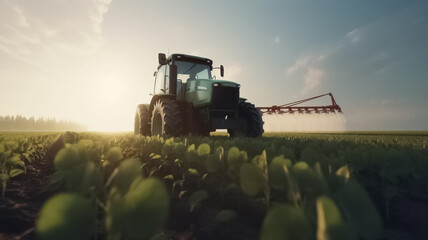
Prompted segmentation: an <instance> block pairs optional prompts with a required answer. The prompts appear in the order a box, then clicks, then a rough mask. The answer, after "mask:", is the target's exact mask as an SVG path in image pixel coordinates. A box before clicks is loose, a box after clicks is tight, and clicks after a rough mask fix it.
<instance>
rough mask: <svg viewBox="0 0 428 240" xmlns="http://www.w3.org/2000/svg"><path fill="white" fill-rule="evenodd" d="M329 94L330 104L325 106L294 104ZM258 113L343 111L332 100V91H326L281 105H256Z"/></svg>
mask: <svg viewBox="0 0 428 240" xmlns="http://www.w3.org/2000/svg"><path fill="white" fill-rule="evenodd" d="M327 95H329V96H330V98H331V105H327V106H296V105H299V104H302V103H305V102H308V101H311V100H314V99H317V98H321V97H324V96H327ZM257 109H258V110H259V112H260V113H262V114H284V113H290V114H293V113H295V112H298V113H313V112H314V113H336V112H338V113H343V112H342V109H341V108H340V106H339V105H337V103H336V100H334V97H333V94H332V93H326V94H322V95H319V96H316V97H311V98H306V99H303V100H299V101H295V102H291V103H286V104H283V105H279V106H277V105H273V106H272V107H257Z"/></svg>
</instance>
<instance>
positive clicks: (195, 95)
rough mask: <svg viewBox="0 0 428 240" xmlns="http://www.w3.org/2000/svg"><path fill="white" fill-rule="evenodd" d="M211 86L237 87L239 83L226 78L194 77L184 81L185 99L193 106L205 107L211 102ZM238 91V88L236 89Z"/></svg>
mask: <svg viewBox="0 0 428 240" xmlns="http://www.w3.org/2000/svg"><path fill="white" fill-rule="evenodd" d="M213 87H231V88H239V87H240V85H239V84H238V83H235V82H231V81H227V80H214V79H195V80H188V81H187V83H186V95H185V101H186V102H189V103H193V106H194V107H197V108H198V107H205V106H209V105H210V103H211V97H212V92H213ZM238 91H239V90H238Z"/></svg>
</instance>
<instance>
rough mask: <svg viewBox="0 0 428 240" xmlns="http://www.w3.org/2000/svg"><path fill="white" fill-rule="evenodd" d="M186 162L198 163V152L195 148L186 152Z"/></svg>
mask: <svg viewBox="0 0 428 240" xmlns="http://www.w3.org/2000/svg"><path fill="white" fill-rule="evenodd" d="M186 162H187V163H190V164H194V163H199V154H198V151H196V150H195V149H191V150H189V151H188V152H187V153H186Z"/></svg>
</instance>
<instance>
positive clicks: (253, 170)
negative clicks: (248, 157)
mask: <svg viewBox="0 0 428 240" xmlns="http://www.w3.org/2000/svg"><path fill="white" fill-rule="evenodd" d="M239 176H240V183H241V189H242V191H243V192H244V193H245V194H247V195H249V196H254V195H257V194H258V193H260V192H261V191H262V190H263V188H264V186H265V185H266V178H265V177H264V175H263V173H262V171H261V170H260V168H258V167H257V166H256V165H254V164H253V163H244V164H243V165H242V166H241V168H240V170H239Z"/></svg>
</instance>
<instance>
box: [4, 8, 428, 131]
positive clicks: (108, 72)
mask: <svg viewBox="0 0 428 240" xmlns="http://www.w3.org/2000/svg"><path fill="white" fill-rule="evenodd" d="M160 52H163V53H166V54H168V53H185V54H192V55H198V56H203V57H207V58H210V59H212V60H213V61H214V65H216V66H219V65H220V64H222V65H224V67H225V76H224V79H227V80H230V81H234V82H238V83H240V84H241V95H242V96H243V97H245V98H247V99H248V101H250V102H252V103H254V104H255V105H256V106H271V105H280V104H284V103H288V102H292V101H295V100H299V99H303V98H307V97H312V96H316V95H320V94H323V93H327V92H332V93H333V95H334V97H335V99H336V101H337V103H338V104H339V105H340V106H341V107H342V110H343V111H344V116H345V118H346V129H347V130H428V108H427V103H428V95H427V94H426V92H427V90H428V77H427V76H428V67H427V66H428V58H427V56H428V2H427V1H423V0H419V1H416V0H415V1H413V0H377V1H372V0H358V1H351V0H349V1H348V0H347V1H343V0H323V1H320V0H259V1H256V0H254V1H252V0H218V1H215V2H213V1H208V0H198V1H196V0H193V1H191V0H181V1H167V0H158V1H151V0H146V1H138V0H120V1H119V0H40V1H28V0H0V86H1V87H0V91H1V93H0V116H5V115H17V114H19V115H22V116H26V117H31V116H35V117H46V118H48V117H50V118H52V117H54V118H57V119H61V120H71V121H76V122H79V123H83V124H86V125H88V128H89V129H91V130H104V131H132V130H133V121H134V114H135V108H136V105H137V104H140V103H149V101H150V98H151V97H150V95H149V94H150V93H151V92H152V90H153V72H154V71H155V70H156V67H157V65H158V61H157V54H158V53H160ZM214 75H217V77H218V78H219V76H218V75H220V74H219V73H216V72H214ZM323 101H324V102H322V103H328V99H325V100H323Z"/></svg>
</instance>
